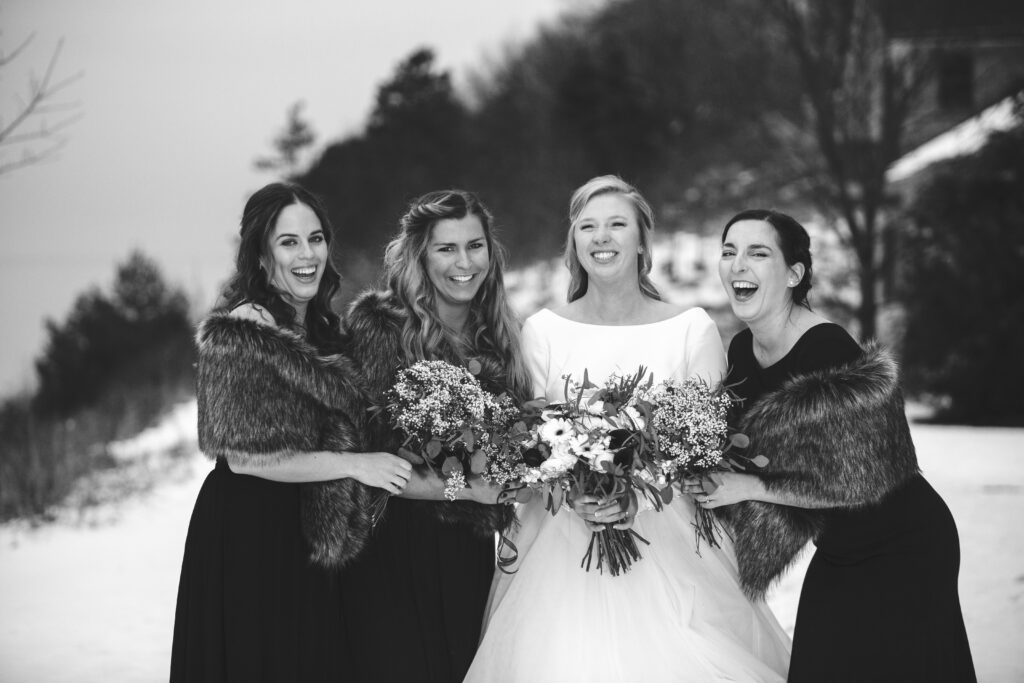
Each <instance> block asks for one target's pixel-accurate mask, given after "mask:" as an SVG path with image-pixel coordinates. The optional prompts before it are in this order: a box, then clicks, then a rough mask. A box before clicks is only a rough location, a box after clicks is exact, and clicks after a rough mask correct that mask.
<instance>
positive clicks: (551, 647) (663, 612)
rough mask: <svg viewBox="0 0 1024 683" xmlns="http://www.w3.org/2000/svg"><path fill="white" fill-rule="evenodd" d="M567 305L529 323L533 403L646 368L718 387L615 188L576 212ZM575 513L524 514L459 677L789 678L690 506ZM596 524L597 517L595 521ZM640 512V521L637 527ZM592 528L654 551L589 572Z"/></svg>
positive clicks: (596, 189) (767, 618) (759, 613)
mask: <svg viewBox="0 0 1024 683" xmlns="http://www.w3.org/2000/svg"><path fill="white" fill-rule="evenodd" d="M569 215H570V227H569V237H568V241H567V245H566V263H567V265H568V267H569V271H570V275H571V283H570V287H569V303H568V304H567V305H565V306H563V307H561V308H559V309H557V310H554V311H551V310H546V309H545V310H542V311H540V312H538V313H537V314H535V315H533V316H531V317H530V318H529V319H528V320H527V321H526V324H525V325H524V327H523V340H522V344H523V354H524V357H525V360H526V363H527V366H528V368H529V370H530V374H531V376H532V379H533V383H534V391H535V393H536V394H537V395H539V396H540V395H542V396H544V397H546V398H547V399H548V400H549V401H551V402H561V401H563V400H564V396H563V393H562V392H563V387H564V379H563V376H564V375H566V374H569V375H572V376H573V377H574V378H575V379H576V380H581V379H582V377H583V372H584V370H586V371H588V373H589V376H590V378H591V379H592V380H594V381H597V382H600V381H602V380H603V379H604V378H606V377H608V376H610V375H612V374H619V375H626V374H632V373H634V372H636V370H637V368H638V367H639V366H641V365H643V366H644V367H645V368H647V369H648V370H649V371H650V372H651V373H652V374H653V375H654V380H655V382H659V381H661V380H664V379H668V378H675V379H679V380H682V379H685V378H687V377H692V376H695V375H699V376H701V377H704V378H705V379H707V380H708V381H712V382H718V381H720V380H721V378H722V377H723V376H724V375H725V372H726V359H725V353H724V351H723V348H722V342H721V339H720V337H719V335H718V330H717V328H716V327H715V324H714V322H712V320H711V319H710V318H709V317H708V315H707V313H705V312H704V310H703V309H700V308H692V309H689V310H684V309H683V308H681V307H678V306H674V305H672V304H669V303H666V302H664V301H661V299H660V297H659V295H658V293H657V290H656V289H655V288H654V286H653V285H652V284H651V282H650V280H649V279H648V273H649V272H650V268H651V255H650V231H651V229H652V227H653V216H652V212H651V209H650V206H649V205H648V204H647V202H646V201H645V200H644V199H643V197H642V196H640V194H639V193H638V192H637V191H636V190H635V188H633V187H632V186H630V185H628V184H627V183H625V182H623V181H622V180H621V179H619V178H617V177H615V176H602V177H598V178H594V179H593V180H591V181H589V182H588V183H586V184H585V185H584V186H583V187H581V188H579V189H578V190H577V191H576V193H575V194H574V195H573V198H572V202H571V204H570V211H569ZM630 508H632V506H631V505H630V504H629V501H628V499H626V500H624V501H614V502H613V503H611V504H609V505H606V506H605V507H604V508H600V509H599V508H598V506H596V505H595V504H593V503H588V502H586V501H576V503H575V508H574V509H575V510H576V512H577V513H578V514H574V513H573V512H571V511H569V510H562V511H560V512H559V513H558V514H557V515H555V516H552V515H551V514H550V513H549V512H547V511H546V510H545V509H544V502H543V501H542V500H541V499H540V496H535V497H534V498H533V500H531V501H530V502H528V503H526V504H523V505H521V506H520V507H519V510H518V515H519V519H520V521H521V526H520V528H519V529H518V531H517V532H515V533H514V535H513V538H512V539H511V540H512V541H513V543H515V545H516V546H517V548H518V551H519V558H518V561H517V563H516V565H515V566H514V569H515V573H512V574H506V573H496V574H495V579H494V584H493V586H492V589H491V598H490V602H489V604H488V610H487V616H486V620H485V631H484V636H483V639H482V641H481V643H480V648H479V650H478V651H477V654H476V658H475V659H474V661H473V664H472V666H471V667H470V670H469V673H468V674H467V676H466V679H465V680H466V681H472V682H477V683H484V682H487V683H490V682H502V681H509V682H515V681H523V682H529V683H540V682H544V681H587V682H588V683H599V682H602V681H651V682H655V683H660V682H662V681H665V682H667V681H678V682H687V683H689V682H693V683H709V682H712V681H757V682H772V683H781V682H782V681H785V679H786V672H787V668H788V662H789V647H790V641H789V638H788V637H787V636H786V634H785V632H784V631H783V630H782V628H781V627H780V626H779V624H778V622H777V621H776V620H775V617H774V616H773V615H772V613H771V611H770V610H769V609H768V607H767V606H766V605H765V604H764V603H763V602H758V603H751V602H750V601H749V600H748V599H747V598H746V596H745V595H744V594H743V592H742V590H741V588H740V584H739V579H738V575H737V569H736V559H735V556H734V554H733V550H732V545H731V543H730V542H729V539H728V538H724V539H723V542H722V547H721V548H708V547H707V545H706V544H702V546H701V551H700V554H699V555H698V554H697V551H696V548H697V545H696V539H695V535H694V527H693V524H692V522H693V518H694V503H693V500H692V499H691V498H690V497H689V496H683V495H677V496H675V497H674V499H673V501H672V503H671V504H670V505H667V506H666V507H665V508H664V510H662V511H660V512H658V511H654V510H640V511H639V512H637V511H636V510H635V509H630ZM598 512H599V513H600V514H601V516H597V513H598ZM634 515H635V517H634ZM585 519H589V520H590V521H605V522H607V521H616V520H619V521H623V522H625V523H628V522H629V521H630V520H632V524H633V529H635V530H636V532H637V533H639V534H640V535H641V536H642V537H643V538H645V539H646V540H648V541H649V542H650V545H643V544H640V543H638V546H639V548H640V552H641V554H642V556H643V557H642V559H640V560H637V561H635V562H634V563H633V565H632V567H631V568H630V569H629V571H627V572H625V573H623V574H620V575H619V576H611V575H610V574H608V573H604V574H602V573H600V572H599V571H597V569H596V567H592V568H591V570H590V571H589V572H588V571H584V570H583V569H582V568H581V567H580V561H581V559H582V558H583V554H584V552H585V551H586V549H587V545H588V543H589V542H590V535H591V532H590V530H589V529H588V528H587V526H586V522H585Z"/></svg>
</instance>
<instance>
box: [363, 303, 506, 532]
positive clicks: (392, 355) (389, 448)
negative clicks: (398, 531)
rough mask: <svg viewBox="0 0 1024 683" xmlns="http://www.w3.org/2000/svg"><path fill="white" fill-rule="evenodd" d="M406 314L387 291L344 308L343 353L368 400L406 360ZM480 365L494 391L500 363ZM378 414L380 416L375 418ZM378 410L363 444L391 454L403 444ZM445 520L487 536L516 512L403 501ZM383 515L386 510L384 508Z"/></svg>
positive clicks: (379, 399)
mask: <svg viewBox="0 0 1024 683" xmlns="http://www.w3.org/2000/svg"><path fill="white" fill-rule="evenodd" d="M405 316H406V313H405V311H404V310H403V309H402V307H401V306H400V305H399V304H398V303H397V302H396V301H395V299H394V297H393V296H392V295H391V294H390V293H389V292H386V291H372V290H371V291H366V292H363V293H362V294H360V295H359V296H358V297H357V298H356V299H355V300H354V301H353V302H352V305H351V306H350V307H349V310H348V314H347V315H346V317H345V325H346V331H347V333H348V337H349V346H348V353H349V356H350V357H351V358H352V360H353V361H354V363H355V365H356V367H358V368H359V369H360V370H361V375H362V378H363V380H364V382H365V384H366V388H367V391H368V393H369V396H370V401H371V403H374V402H376V403H377V404H378V405H380V404H382V403H383V396H384V393H385V392H386V391H387V390H388V389H390V388H391V386H393V385H394V383H395V375H396V374H397V373H398V371H399V370H400V369H401V368H402V367H403V365H404V364H405V360H404V354H403V353H402V327H403V326H404V324H405ZM479 360H480V361H481V364H482V365H483V367H484V370H483V372H481V374H480V380H481V384H483V386H484V387H485V388H488V389H491V390H493V388H494V387H495V386H501V385H503V384H504V383H503V382H502V381H501V379H502V378H500V377H498V375H500V374H501V365H500V363H499V362H498V361H497V360H495V359H488V358H481V359H479ZM377 416H380V417H377ZM382 418H383V413H382V412H377V413H376V416H375V417H374V418H373V419H370V420H369V421H368V424H367V439H368V442H369V443H368V448H369V449H371V450H380V451H386V452H389V453H395V452H397V450H398V447H399V446H400V445H401V443H402V437H401V435H400V434H399V433H398V432H396V431H395V430H393V429H391V427H390V425H388V424H386V420H385V419H382ZM407 502H408V503H411V504H413V505H415V506H416V507H418V508H420V511H421V512H422V513H423V514H432V515H434V516H435V517H437V519H439V520H441V521H442V522H444V523H447V524H459V525H463V526H467V527H469V528H471V529H472V530H473V531H475V532H476V533H478V534H480V535H485V536H490V535H493V534H494V533H495V532H497V531H501V530H503V529H505V528H507V527H508V525H509V524H510V523H511V521H512V520H513V519H514V517H515V512H514V511H513V510H512V509H511V506H508V505H484V504H481V503H475V502H473V501H463V500H460V501H455V502H448V501H407ZM385 514H386V513H385Z"/></svg>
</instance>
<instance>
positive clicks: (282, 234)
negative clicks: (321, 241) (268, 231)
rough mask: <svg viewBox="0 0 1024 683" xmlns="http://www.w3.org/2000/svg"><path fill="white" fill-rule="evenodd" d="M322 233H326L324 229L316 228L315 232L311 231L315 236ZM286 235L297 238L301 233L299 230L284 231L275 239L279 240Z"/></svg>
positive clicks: (311, 234) (311, 235)
mask: <svg viewBox="0 0 1024 683" xmlns="http://www.w3.org/2000/svg"><path fill="white" fill-rule="evenodd" d="M322 234H324V231H323V229H320V230H314V231H313V232H311V233H309V236H310V237H313V236H314V235H322ZM284 237H295V238H296V239H298V237H299V233H297V232H282V233H281V234H280V235H278V236H277V237H275V238H274V239H275V240H279V239H282V238H284Z"/></svg>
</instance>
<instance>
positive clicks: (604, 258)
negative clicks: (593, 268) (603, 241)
mask: <svg viewBox="0 0 1024 683" xmlns="http://www.w3.org/2000/svg"><path fill="white" fill-rule="evenodd" d="M618 255H619V252H617V251H612V250H610V249H602V250H600V251H592V252H590V258H592V259H594V260H595V261H597V262H598V263H610V262H611V261H612V260H614V259H615V257H616V256H618Z"/></svg>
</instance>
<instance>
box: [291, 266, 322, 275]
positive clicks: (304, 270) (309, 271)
mask: <svg viewBox="0 0 1024 683" xmlns="http://www.w3.org/2000/svg"><path fill="white" fill-rule="evenodd" d="M292 272H293V273H295V274H296V275H299V276H301V277H306V276H309V275H315V274H316V266H310V267H309V268H293V269H292Z"/></svg>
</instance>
